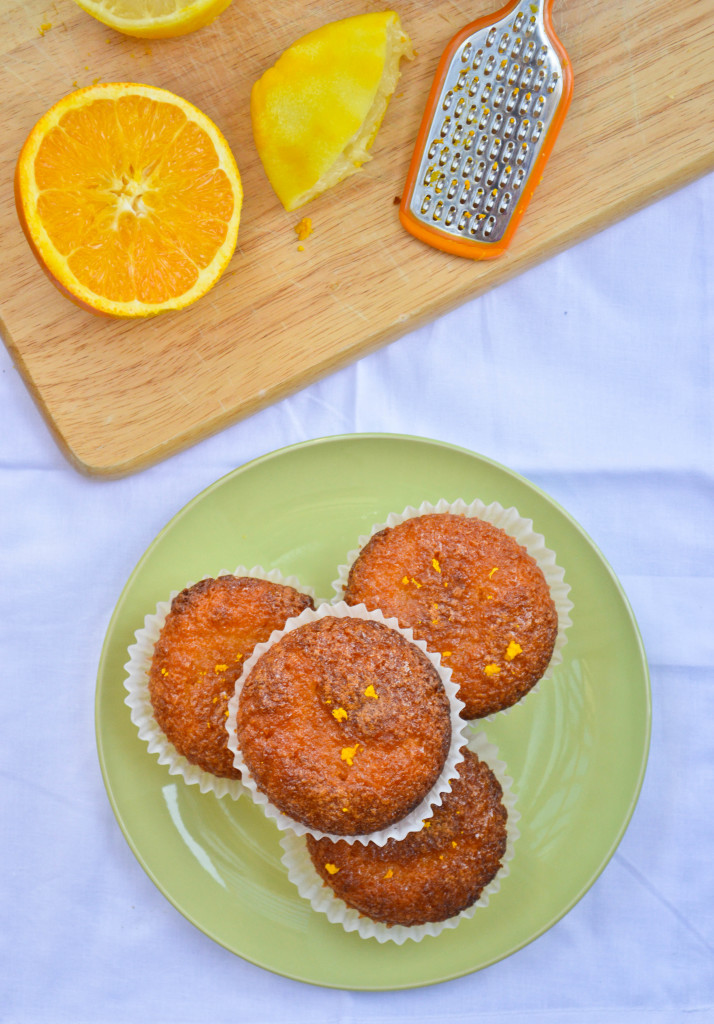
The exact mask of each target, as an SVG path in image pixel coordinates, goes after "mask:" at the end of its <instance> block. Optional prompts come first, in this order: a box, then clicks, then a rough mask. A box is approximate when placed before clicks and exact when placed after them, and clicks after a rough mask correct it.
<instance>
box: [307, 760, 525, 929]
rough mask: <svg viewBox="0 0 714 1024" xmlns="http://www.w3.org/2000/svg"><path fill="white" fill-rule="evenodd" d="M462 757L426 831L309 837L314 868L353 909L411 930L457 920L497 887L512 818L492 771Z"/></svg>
mask: <svg viewBox="0 0 714 1024" xmlns="http://www.w3.org/2000/svg"><path fill="white" fill-rule="evenodd" d="M464 753H465V758H464V760H463V761H462V762H461V763H460V764H459V766H458V772H459V775H458V778H457V779H455V780H454V781H453V783H452V788H451V792H450V793H448V794H446V796H445V797H444V800H443V802H442V804H441V806H440V807H437V809H436V810H435V812H434V815H433V817H432V818H431V819H430V820H429V821H428V822H427V823H425V825H424V827H423V828H422V829H421V831H419V832H412V833H411V834H410V835H408V836H407V837H406V838H405V839H402V840H400V841H397V840H394V839H389V840H388V841H387V842H386V843H385V844H384V846H376V845H375V844H374V843H368V844H366V845H361V844H353V845H349V844H347V843H345V842H344V841H342V840H337V841H336V842H335V841H333V840H331V839H319V840H318V839H314V838H313V837H312V836H307V840H306V841H307V850H308V853H309V856H310V859H311V861H312V864H313V866H314V869H315V871H316V872H317V874H318V875H319V876H320V878H321V879H322V881H323V883H324V884H325V885H326V886H328V887H329V888H330V889H331V890H332V891H333V892H334V894H335V895H336V896H337V897H338V898H339V899H341V900H343V901H344V902H345V903H346V904H347V906H348V907H352V908H354V909H355V910H357V911H358V912H359V913H360V914H362V915H365V916H367V917H369V918H371V919H372V920H373V921H378V922H383V923H385V924H387V925H388V926H390V927H391V926H394V925H402V926H404V927H407V928H412V927H417V926H420V925H425V924H428V923H430V922H440V921H445V920H447V919H449V918H452V917H455V916H456V915H457V914H460V913H461V912H462V911H464V910H466V909H467V908H469V907H471V906H472V905H473V904H474V903H475V902H476V901H477V900H478V899H479V897H480V895H481V893H482V892H483V890H484V888H485V887H486V886H488V885H489V883H490V882H492V880H493V879H494V878H495V876H496V874H497V873H498V871H499V870H500V868H501V865H502V862H503V859H504V856H505V853H506V844H507V831H506V823H507V819H508V813H507V810H506V807H505V806H504V803H503V799H502V797H503V791H502V788H501V784H500V783H499V781H498V779H497V778H496V776H495V775H494V773H493V771H492V770H491V769H490V768H489V766H488V765H487V764H486V763H485V762H484V761H480V760H479V758H478V756H477V755H476V754H475V753H473V752H472V751H471V750H465V751H464Z"/></svg>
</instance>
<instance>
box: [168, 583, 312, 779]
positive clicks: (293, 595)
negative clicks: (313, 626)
mask: <svg viewBox="0 0 714 1024" xmlns="http://www.w3.org/2000/svg"><path fill="white" fill-rule="evenodd" d="M311 607H313V601H312V598H311V597H309V596H308V595H307V594H301V593H299V592H298V591H297V590H294V589H293V588H292V587H287V586H283V585H282V584H280V583H271V582H270V581H268V580H261V579H256V578H254V577H252V576H240V577H239V576H219V577H218V578H217V579H205V580H201V581H200V582H199V583H196V584H194V585H193V586H192V587H188V588H187V589H186V590H182V591H181V593H180V594H177V595H176V597H175V598H174V599H173V601H172V602H171V610H170V611H169V613H168V615H167V617H166V621H165V623H164V625H163V627H162V629H161V633H160V635H159V639H158V640H157V642H156V646H155V647H154V655H153V659H152V662H151V670H150V673H149V695H150V697H151V703H152V706H153V709H154V717H155V718H156V721H157V723H158V725H159V727H160V728H161V729H162V730H163V731H164V733H165V734H166V736H167V737H168V739H169V740H170V741H171V742H172V743H173V745H174V747H175V748H176V750H178V752H179V754H183V756H184V757H185V758H186V759H187V760H188V761H190V762H191V764H196V765H198V766H199V767H200V768H203V770H204V771H207V772H211V773H212V774H213V775H218V776H221V777H224V778H228V779H239V778H240V772H239V771H238V770H237V769H236V768H235V767H234V766H233V755H232V753H231V751H230V750H229V749H228V747H227V746H226V741H227V739H228V734H227V732H226V728H225V723H226V716H227V714H228V711H227V705H228V700H229V698H230V697H231V696H232V695H233V691H234V687H235V681H236V679H237V677H238V676H239V675H240V673H241V671H242V667H243V662H244V661H245V659H246V658H247V657H249V655H250V654H251V653H252V651H253V648H254V647H255V645H256V644H258V643H262V642H263V641H265V640H267V639H268V637H269V636H270V634H271V633H272V632H273V631H274V630H276V629H282V628H283V626H284V625H285V623H286V622H287V620H288V619H289V618H290V617H291V616H293V615H299V614H300V612H301V611H302V610H303V609H304V608H311Z"/></svg>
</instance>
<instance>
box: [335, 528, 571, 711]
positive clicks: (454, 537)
mask: <svg viewBox="0 0 714 1024" xmlns="http://www.w3.org/2000/svg"><path fill="white" fill-rule="evenodd" d="M345 601H346V602H347V604H351V605H354V604H365V605H366V606H367V608H372V609H373V608H379V609H380V610H381V611H382V612H383V613H384V614H385V616H388V617H392V616H393V617H394V618H396V619H397V621H398V622H399V623H400V625H401V626H405V627H410V628H411V629H412V630H413V632H414V636H415V637H416V638H417V639H421V640H423V641H424V642H425V643H426V645H427V647H428V648H429V650H432V651H436V652H438V653H439V654H440V655H441V658H442V660H443V662H444V664H445V665H448V666H449V667H450V668H451V670H452V679H453V681H454V682H455V683H456V684H457V685H458V687H459V693H458V696H459V697H460V699H461V700H462V701H463V702H464V705H465V707H464V710H463V711H462V715H463V717H464V718H469V719H472V718H482V717H483V716H485V715H490V714H493V713H494V712H496V711H500V710H502V709H503V708H507V707H510V706H511V705H512V704H515V703H516V702H517V701H519V700H520V699H521V698H522V697H524V696H525V694H526V693H528V691H529V690H530V689H531V688H532V687H533V686H535V684H536V683H537V682H538V680H539V679H540V678H541V676H542V675H543V673H544V672H545V670H546V669H547V667H548V664H549V662H550V659H551V655H552V653H553V648H554V646H555V640H556V636H557V633H558V615H557V612H556V609H555V604H554V603H553V599H552V597H551V595H550V590H549V588H548V584H547V582H546V580H545V577H544V576H543V573H542V571H541V569H540V568H539V566H538V565H537V564H536V562H535V559H533V558H532V557H531V556H530V555H529V554H528V552H527V551H526V550H525V548H523V547H521V546H520V545H519V544H518V543H517V541H515V540H514V539H513V537H510V536H509V535H508V534H507V533H505V531H503V530H501V529H499V528H498V527H496V526H492V525H491V523H487V522H485V521H484V520H482V519H478V518H475V517H471V516H462V515H454V514H452V513H448V512H446V513H433V514H427V515H422V516H416V517H414V518H412V519H407V520H405V521H404V522H402V523H400V524H399V525H397V526H394V527H387V528H386V529H384V530H381V531H380V532H379V533H376V534H375V535H374V536H373V537H371V538H370V540H369V541H368V542H367V543H366V544H365V546H364V548H363V549H362V551H361V552H360V553H359V555H358V556H357V558H356V560H355V562H354V564H353V565H352V567H351V569H350V573H349V577H348V580H347V584H346V586H345Z"/></svg>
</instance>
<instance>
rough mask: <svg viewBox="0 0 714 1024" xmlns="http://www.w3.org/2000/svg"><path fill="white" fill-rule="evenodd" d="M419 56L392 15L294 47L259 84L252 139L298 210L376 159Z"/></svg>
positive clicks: (345, 25) (279, 190)
mask: <svg viewBox="0 0 714 1024" xmlns="http://www.w3.org/2000/svg"><path fill="white" fill-rule="evenodd" d="M413 55H414V53H413V50H412V45H411V42H410V40H409V37H408V36H407V35H406V33H405V32H404V30H403V29H402V26H401V22H400V20H399V16H398V15H397V14H396V13H395V12H394V11H381V12H378V13H374V14H360V15H357V16H356V17H353V18H345V19H343V20H342V21H333V22H331V23H330V24H328V25H324V26H323V27H322V28H318V29H316V30H315V31H314V32H310V33H309V34H308V35H306V36H303V37H302V39H298V40H297V42H295V43H293V45H292V46H290V47H289V48H288V49H287V50H285V52H284V53H283V54H282V55H281V56H280V57H279V58H278V60H277V62H276V63H275V64H274V65H273V67H271V68H269V69H268V70H267V71H266V72H265V74H264V75H263V76H262V77H261V78H260V79H259V80H258V81H257V82H256V83H255V85H254V86H253V90H252V94H251V118H252V122H253V136H254V138H255V144H256V147H257V150H258V153H259V154H260V158H261V160H262V162H263V167H264V168H265V173H266V174H267V176H268V180H269V181H270V184H271V185H272V186H273V189H274V190H275V192H276V194H277V196H278V198H279V199H280V201H281V203H282V204H283V206H284V207H285V209H286V210H294V209H296V208H297V207H298V206H303V205H304V204H305V203H308V202H310V200H311V199H314V198H315V196H318V195H320V193H322V192H324V191H325V190H326V189H328V188H331V187H332V186H333V185H336V184H337V183H338V182H340V181H342V180H343V179H344V178H346V177H348V175H350V174H354V173H355V171H357V170H359V168H360V167H361V166H362V164H363V163H364V162H365V161H366V160H369V159H371V158H370V155H369V153H368V150H369V148H370V146H371V145H372V143H373V142H374V138H375V136H376V134H377V131H378V129H379V126H380V124H381V123H382V119H383V117H384V114H385V112H386V110H387V106H388V104H389V100H390V98H391V96H392V93H393V92H394V89H395V87H396V84H397V80H398V79H399V74H400V72H399V62H400V60H401V58H402V57H405V56H406V57H412V56H413Z"/></svg>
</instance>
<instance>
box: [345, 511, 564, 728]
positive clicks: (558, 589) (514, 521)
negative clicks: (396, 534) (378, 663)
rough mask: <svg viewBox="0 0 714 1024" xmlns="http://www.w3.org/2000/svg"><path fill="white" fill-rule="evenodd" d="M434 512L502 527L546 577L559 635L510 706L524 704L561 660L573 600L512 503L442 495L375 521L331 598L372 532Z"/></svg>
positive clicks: (351, 555)
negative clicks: (537, 674) (536, 675)
mask: <svg viewBox="0 0 714 1024" xmlns="http://www.w3.org/2000/svg"><path fill="white" fill-rule="evenodd" d="M435 512H452V513H453V514H454V515H464V516H474V517H475V518H477V519H483V520H485V522H487V523H491V525H492V526H497V527H498V528H499V529H501V530H503V531H504V533H507V534H508V535H509V536H511V537H513V539H514V540H515V541H517V542H518V543H519V544H520V545H521V546H522V547H524V548H525V549H526V551H527V552H528V554H529V555H530V556H531V558H533V559H534V560H535V562H536V564H537V565H538V567H539V568H540V570H541V572H542V573H543V575H544V577H545V580H546V583H547V584H548V588H549V590H550V596H551V597H552V599H553V603H554V604H555V610H556V612H557V615H558V634H557V636H556V638H555V645H554V647H553V653H552V655H551V658H550V662H549V663H548V668H547V669H546V671H545V672H544V673H543V675H542V676H541V678H540V680H539V681H538V682H537V683H536V684H535V686H533V687H532V689H531V690H530V691H529V692H528V693H527V694H526V695H525V696H524V697H523V698H521V700H520V701H518V703H517V704H515V705H513V707H518V706H519V705H520V704H522V703H523V701H524V700H525V699H526V697H528V696H530V695H531V694H535V693H537V692H538V689H539V687H540V684H541V683H542V682H543V681H544V680H546V679H549V678H550V676H551V675H552V674H553V669H554V668H555V667H556V666H557V665H559V664H560V663H561V661H562V660H563V648H564V647H565V645H566V643H567V642H568V638H567V635H566V631H567V629H568V627H569V626H571V625H572V619H571V618H570V612H571V611H572V609H573V603H572V601H571V600H570V598H569V596H568V595H569V593H570V586H569V585H568V584H567V583H566V582H565V572H564V570H563V569H561V568H560V566H559V565H558V563H557V561H556V555H555V552H554V551H552V550H551V549H550V548H549V547H548V546H547V545H546V543H545V537H543V535H542V534H540V533H536V532H535V530H534V529H533V520H532V519H524V518H523V516H521V515H520V513H519V512H518V510H517V509H516V508H513V506H511V507H510V508H504V507H503V505H500V504H499V503H498V502H497V501H492V502H491V504H490V505H484V503H483V502H482V501H479V500H478V499H476V500H475V501H472V502H471V503H470V504H467V503H466V502H465V501H463V500H462V499H461V498H459V499H458V500H457V501H446V499H445V498H441V499H440V500H439V501H438V502H437V503H436V504H435V505H433V504H431V502H428V501H423V502H422V503H421V505H420V506H419V507H418V508H414V506H412V505H408V506H407V507H406V508H405V509H404V511H403V512H398V513H397V512H392V513H390V514H389V515H388V516H387V519H386V521H385V522H383V523H377V524H375V525H374V526H373V527H372V529H371V530H370V532H369V533H368V534H365V535H363V536H361V537H359V539H358V547H356V548H354V549H353V550H352V551H350V552H348V554H347V558H346V561H345V563H344V564H343V565H340V566H338V577H337V579H336V580H334V581H333V584H332V588H333V590H334V592H335V597H334V598H333V601H342V600H343V598H344V588H345V586H346V584H347V579H348V576H349V571H350V568H351V566H352V563H353V562H354V561H355V559H356V558H357V556H358V554H359V553H360V551H361V550H362V548H363V547H364V546H365V544H366V543H367V541H368V540H369V539H370V538H371V537H373V536H374V534H375V533H379V531H380V530H384V529H385V528H386V527H388V526H397V525H398V524H399V523H403V522H405V521H406V520H407V519H413V518H415V517H416V516H423V515H429V514H432V513H435ZM512 710H513V708H504V709H503V710H502V711H499V712H497V713H498V714H499V715H503V714H508V712H509V711H512ZM494 714H495V712H494ZM492 718H493V715H488V716H485V717H484V718H482V719H479V721H490V720H491V719H492Z"/></svg>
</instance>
